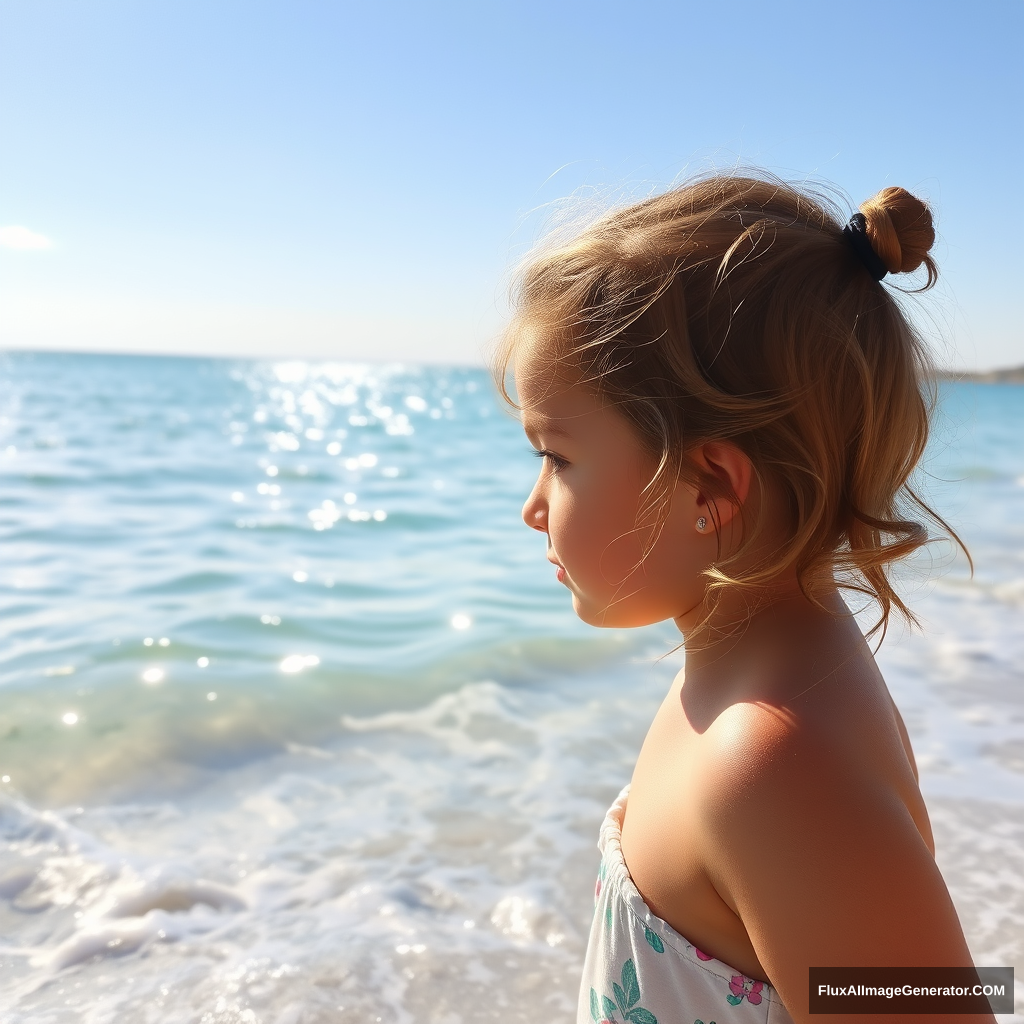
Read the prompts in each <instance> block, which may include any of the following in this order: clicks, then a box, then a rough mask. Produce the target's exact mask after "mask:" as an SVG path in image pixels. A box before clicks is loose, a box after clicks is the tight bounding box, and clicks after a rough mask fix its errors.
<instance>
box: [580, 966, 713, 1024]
mask: <svg viewBox="0 0 1024 1024" xmlns="http://www.w3.org/2000/svg"><path fill="white" fill-rule="evenodd" d="M612 991H613V992H614V993H615V1002H614V1003H613V1002H612V1001H611V1000H610V999H609V998H608V997H607V996H601V1008H602V1009H603V1010H604V1019H605V1020H606V1021H614V1020H615V1010H616V1009H618V1011H619V1012H620V1013H621V1014H622V1019H623V1020H624V1021H625V1022H626V1024H658V1018H657V1017H655V1016H654V1014H653V1013H651V1011H650V1010H645V1009H644V1008H643V1007H642V1006H637V1005H636V1004H637V1003H638V1002H640V981H639V979H638V978H637V976H636V964H634V963H633V960H632V959H629V960H627V961H626V962H625V963H624V964H623V965H622V984H621V985H620V984H619V983H618V982H617V981H613V982H612ZM616 1003H617V1004H618V1007H616ZM598 1009H599V1008H598V1005H597V993H596V992H595V991H594V990H593V989H591V990H590V1016H591V1017H593V1018H594V1021H595V1024H601V1022H600V1020H599V1018H598ZM694 1024H699V1022H697V1021H695V1022H694ZM711 1024H714V1021H712V1022H711Z"/></svg>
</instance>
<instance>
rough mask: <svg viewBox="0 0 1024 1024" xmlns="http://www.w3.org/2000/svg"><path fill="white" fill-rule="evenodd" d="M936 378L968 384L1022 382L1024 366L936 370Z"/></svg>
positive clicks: (1023, 381)
mask: <svg viewBox="0 0 1024 1024" xmlns="http://www.w3.org/2000/svg"><path fill="white" fill-rule="evenodd" d="M935 376H936V378H937V379H938V380H949V381H963V382H966V383H970V384H1024V366H1006V367H1003V368H1002V369H1000V370H937V371H936V373H935Z"/></svg>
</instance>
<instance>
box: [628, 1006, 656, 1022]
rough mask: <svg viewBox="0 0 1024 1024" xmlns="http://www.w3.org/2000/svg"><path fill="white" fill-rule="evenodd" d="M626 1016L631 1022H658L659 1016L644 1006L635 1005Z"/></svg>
mask: <svg viewBox="0 0 1024 1024" xmlns="http://www.w3.org/2000/svg"><path fill="white" fill-rule="evenodd" d="M625 1016H626V1020H628V1021H629V1022H630V1024H658V1018H657V1017H655V1016H654V1014H653V1013H651V1011H650V1010H645V1009H644V1008H643V1007H642V1006H634V1007H633V1009H632V1010H630V1011H629V1013H627V1014H626V1015H625Z"/></svg>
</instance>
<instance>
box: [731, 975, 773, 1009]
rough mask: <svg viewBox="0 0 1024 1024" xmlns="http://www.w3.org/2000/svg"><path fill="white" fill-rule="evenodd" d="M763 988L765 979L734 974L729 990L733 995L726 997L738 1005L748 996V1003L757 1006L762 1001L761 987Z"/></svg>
mask: <svg viewBox="0 0 1024 1024" xmlns="http://www.w3.org/2000/svg"><path fill="white" fill-rule="evenodd" d="M763 988H764V982H763V981H754V979H753V978H745V977H744V976H743V975H742V974H734V975H733V976H732V981H730V982H729V990H730V991H731V992H732V995H729V996H726V997H725V998H726V999H727V1000H728V1001H729V1002H730V1003H732V1005H733V1006H738V1005H739V1004H740V1003H741V1002H742V1001H743V997H744V996H746V999H747V1002H748V1003H751V1004H752V1005H754V1006H757V1005H758V1003H760V1002H761V989H763Z"/></svg>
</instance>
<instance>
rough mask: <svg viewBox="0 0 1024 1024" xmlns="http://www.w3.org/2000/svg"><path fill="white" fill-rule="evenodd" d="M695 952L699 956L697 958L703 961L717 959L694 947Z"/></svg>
mask: <svg viewBox="0 0 1024 1024" xmlns="http://www.w3.org/2000/svg"><path fill="white" fill-rule="evenodd" d="M693 951H694V953H696V954H697V956H698V957H699V958H700V959H701V960H714V959H715V958H714V957H713V956H712V955H711V954H710V953H702V952H701V951H700V950H699V949H698V948H697V947H696V946H694V947H693Z"/></svg>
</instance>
